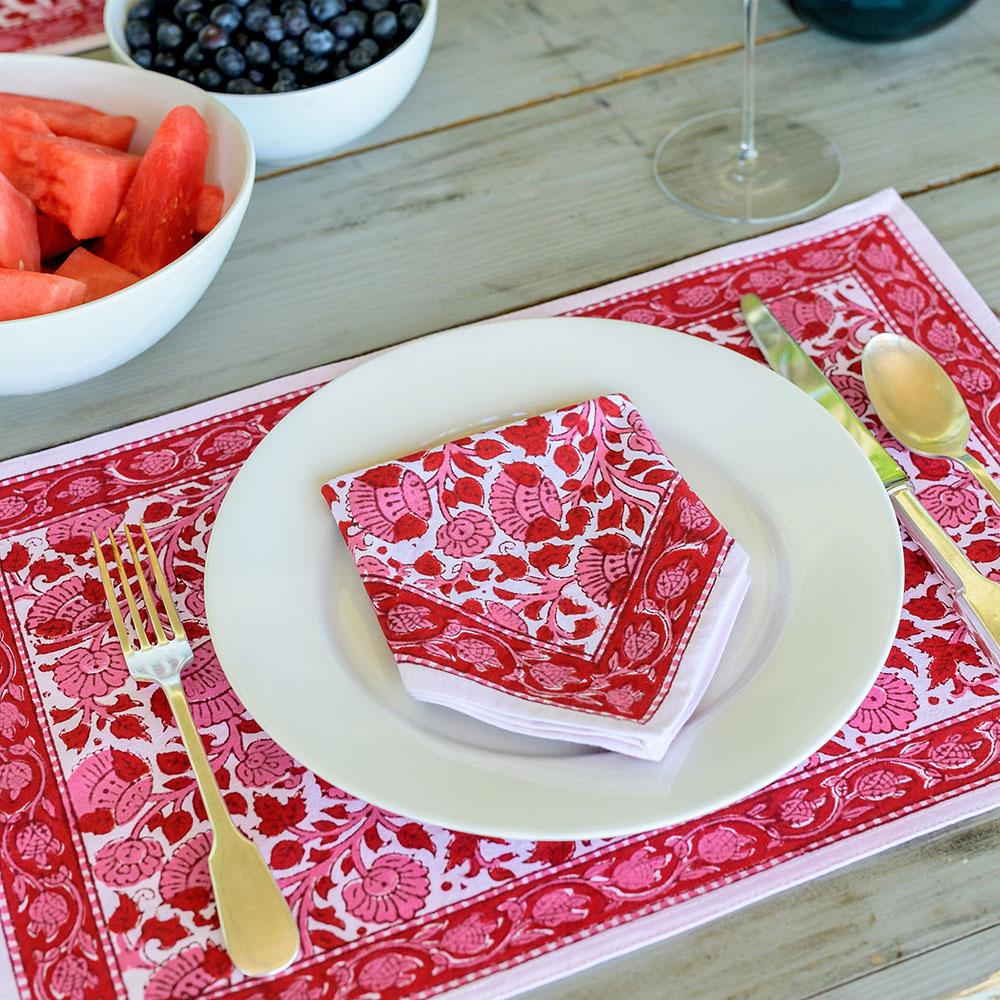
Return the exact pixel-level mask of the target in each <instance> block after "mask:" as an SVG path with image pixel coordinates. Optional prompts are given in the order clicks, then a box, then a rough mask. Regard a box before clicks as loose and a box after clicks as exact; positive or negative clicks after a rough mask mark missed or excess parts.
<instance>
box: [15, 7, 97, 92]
mask: <svg viewBox="0 0 1000 1000" xmlns="http://www.w3.org/2000/svg"><path fill="white" fill-rule="evenodd" d="M103 18H104V0H3V3H0V52H26V51H29V50H31V49H35V50H40V51H44V52H64V53H69V52H85V51H87V50H88V49H96V48H98V47H99V46H101V45H103V44H104V33H103ZM0 88H2V83H0ZM70 96H71V95H70Z"/></svg>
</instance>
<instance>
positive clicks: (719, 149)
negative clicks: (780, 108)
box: [653, 0, 842, 222]
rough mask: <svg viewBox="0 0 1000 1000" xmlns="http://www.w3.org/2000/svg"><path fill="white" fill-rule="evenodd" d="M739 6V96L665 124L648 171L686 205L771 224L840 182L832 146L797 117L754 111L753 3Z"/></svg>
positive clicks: (713, 215)
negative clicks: (738, 100)
mask: <svg viewBox="0 0 1000 1000" xmlns="http://www.w3.org/2000/svg"><path fill="white" fill-rule="evenodd" d="M741 2H742V5H743V101H742V105H741V106H740V107H739V108H728V109H726V110H723V111H710V112H708V113H707V114H703V115H698V116H697V117H696V118H692V119H690V120H688V121H686V122H683V123H682V124H680V125H678V126H677V127H676V128H674V129H671V131H670V132H668V133H667V134H666V135H665V136H664V137H663V139H662V140H661V142H660V144H659V146H657V148H656V153H655V155H654V157H653V173H654V175H655V176H656V180H657V182H658V183H659V185H660V187H661V188H663V190H664V192H665V193H666V194H667V195H668V196H669V197H671V198H672V199H673V200H674V201H676V202H677V203H678V204H680V205H682V206H683V207H684V208H686V209H688V210H689V211H692V212H695V213H696V214H698V215H702V216H705V217H707V218H710V219H721V220H723V221H726V222H777V221H780V220H783V219H789V218H792V217H794V216H796V215H801V214H803V213H805V212H808V211H809V210H810V209H813V208H816V207H817V206H818V205H820V204H821V203H822V202H823V201H824V200H825V199H826V198H828V197H829V196H830V194H831V193H832V192H833V190H834V189H835V188H836V186H837V184H838V183H839V181H840V175H841V172H842V165H841V159H840V154H839V153H838V152H837V148H836V147H835V146H834V145H833V143H831V142H830V141H829V140H827V139H825V138H824V137H823V136H822V135H820V134H819V133H818V132H816V131H815V130H814V129H812V128H810V127H809V126H808V125H803V124H802V123H801V122H797V121H793V120H790V119H787V118H784V117H782V116H780V115H770V114H763V115H758V114H757V110H756V80H755V75H756V49H757V7H758V3H759V0H741Z"/></svg>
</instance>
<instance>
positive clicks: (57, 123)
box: [0, 94, 136, 151]
mask: <svg viewBox="0 0 1000 1000" xmlns="http://www.w3.org/2000/svg"><path fill="white" fill-rule="evenodd" d="M14 108H28V109H30V110H31V111H34V112H36V113H37V114H38V115H39V117H41V118H42V119H43V120H44V121H45V124H46V125H48V127H49V128H50V129H52V131H53V132H55V134H56V135H65V136H69V137H70V138H71V139H85V140H87V142H97V143H100V144H101V145H102V146H110V147H111V148H112V149H120V150H123V151H124V150H126V149H128V145H129V143H130V142H131V141H132V133H133V132H134V131H135V124H136V122H135V119H134V118H133V117H132V116H131V115H106V114H104V112H103V111H98V110H97V109H96V108H89V107H87V105H86V104H74V103H72V102H71V101H56V100H52V99H51V98H48V97H26V96H25V95H24V94H0V113H2V112H4V111H9V110H12V109H14Z"/></svg>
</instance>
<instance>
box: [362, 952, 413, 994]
mask: <svg viewBox="0 0 1000 1000" xmlns="http://www.w3.org/2000/svg"><path fill="white" fill-rule="evenodd" d="M419 968H420V961H419V959H417V958H416V957H415V956H413V955H405V954H403V953H402V952H398V951H386V952H383V953H382V954H381V955H376V956H375V957H374V958H370V959H369V960H368V961H367V962H365V964H364V965H362V966H361V968H360V969H359V970H358V985H359V986H360V987H361V988H362V989H364V990H372V991H374V992H376V993H380V992H381V991H382V990H391V989H393V988H396V989H401V988H403V987H405V986H409V985H410V983H412V982H413V980H414V979H416V975H415V970H417V969H419Z"/></svg>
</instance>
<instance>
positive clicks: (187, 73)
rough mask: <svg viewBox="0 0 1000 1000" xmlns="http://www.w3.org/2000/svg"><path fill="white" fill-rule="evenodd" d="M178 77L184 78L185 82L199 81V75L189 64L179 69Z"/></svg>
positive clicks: (179, 78)
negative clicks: (197, 75)
mask: <svg viewBox="0 0 1000 1000" xmlns="http://www.w3.org/2000/svg"><path fill="white" fill-rule="evenodd" d="M177 79H178V80H183V81H184V82H185V83H197V82H198V77H196V76H195V75H194V70H193V69H188V68H187V66H182V67H181V68H180V69H179V70H178V71H177Z"/></svg>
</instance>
